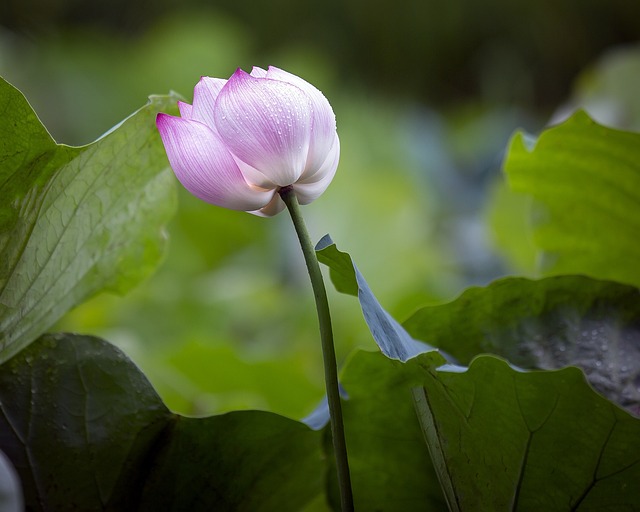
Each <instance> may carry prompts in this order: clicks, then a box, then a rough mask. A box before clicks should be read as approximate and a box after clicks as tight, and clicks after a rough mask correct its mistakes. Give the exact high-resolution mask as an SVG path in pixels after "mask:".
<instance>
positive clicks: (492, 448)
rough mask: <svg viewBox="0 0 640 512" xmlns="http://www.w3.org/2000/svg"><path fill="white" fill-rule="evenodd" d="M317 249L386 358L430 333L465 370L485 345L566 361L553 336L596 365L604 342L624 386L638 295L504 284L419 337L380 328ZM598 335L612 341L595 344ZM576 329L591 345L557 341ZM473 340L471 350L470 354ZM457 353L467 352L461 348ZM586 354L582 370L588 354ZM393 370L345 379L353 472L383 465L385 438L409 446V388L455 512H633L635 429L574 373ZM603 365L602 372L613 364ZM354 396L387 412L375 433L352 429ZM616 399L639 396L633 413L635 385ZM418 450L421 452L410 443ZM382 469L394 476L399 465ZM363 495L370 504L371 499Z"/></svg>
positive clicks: (343, 272)
mask: <svg viewBox="0 0 640 512" xmlns="http://www.w3.org/2000/svg"><path fill="white" fill-rule="evenodd" d="M325 242H326V241H325ZM317 249H318V251H319V258H320V259H321V260H322V261H323V262H325V263H327V264H328V265H330V266H332V265H336V262H339V263H340V266H339V267H337V268H336V269H335V270H336V271H335V272H333V273H332V277H333V279H335V280H339V282H340V287H341V289H343V290H344V289H350V288H351V289H353V288H354V287H356V286H357V290H358V298H359V299H360V305H361V307H362V310H363V314H364V316H365V318H366V319H367V323H368V325H369V327H370V329H371V332H372V335H373V337H374V339H375V340H376V341H377V342H378V344H379V345H380V347H381V350H382V352H383V353H384V354H386V355H387V356H389V353H392V354H393V353H401V352H402V351H403V350H404V351H406V346H407V343H409V344H411V343H412V336H411V334H414V335H416V334H421V333H422V334H424V333H429V334H430V335H431V336H429V337H428V339H427V341H429V342H432V343H435V344H440V341H441V340H446V345H447V348H448V349H449V350H450V351H451V352H453V353H458V352H459V353H460V354H461V355H462V356H463V357H466V356H467V355H468V354H470V353H471V352H472V351H473V350H475V349H478V351H479V352H480V351H483V350H484V346H483V343H485V344H486V345H487V346H490V347H493V348H498V349H500V348H502V347H504V349H505V350H510V351H511V352H512V353H513V354H515V355H516V356H518V355H519V356H521V357H522V358H525V356H524V355H523V354H522V353H519V352H518V351H519V350H522V352H523V353H525V355H526V356H527V357H528V360H531V358H533V357H534V356H536V355H539V353H540V352H541V351H543V350H547V351H548V352H549V353H550V354H551V355H553V353H554V351H555V352H563V349H562V348H561V347H560V342H559V340H558V339H554V337H553V336H557V337H558V336H559V337H560V338H561V340H562V343H565V348H564V351H567V352H569V353H574V354H580V353H582V352H584V350H585V346H586V347H591V348H593V349H594V350H595V349H596V348H595V347H593V345H594V344H596V345H598V347H597V349H599V350H601V351H603V352H604V351H606V349H604V348H603V347H601V346H600V345H601V344H603V343H605V342H606V344H607V347H608V349H610V350H611V351H612V352H615V355H614V356H613V357H612V358H611V360H610V362H611V364H613V363H615V364H616V365H619V366H618V367H617V368H616V369H615V371H614V373H616V374H618V376H619V375H620V374H622V366H621V365H622V364H623V359H624V360H625V361H624V363H625V364H627V365H631V364H632V362H633V359H636V360H637V359H638V358H637V353H636V352H637V350H638V348H637V347H638V346H639V343H638V339H639V338H638V330H637V325H638V313H639V312H640V305H639V304H638V291H637V289H635V288H632V287H629V286H624V285H619V284H616V283H607V282H599V281H594V280H591V279H588V278H584V277H563V278H556V279H547V280H543V281H538V282H534V281H528V280H524V279H510V280H504V281H502V282H498V283H496V284H494V285H492V287H488V288H487V289H475V290H470V291H469V292H468V293H467V294H465V295H463V297H462V298H461V299H459V300H458V301H456V302H454V303H453V304H452V305H447V306H442V307H439V308H426V309H425V310H424V311H430V313H431V314H430V315H428V319H426V320H425V318H424V317H422V318H420V317H419V316H418V315H417V316H416V319H417V318H420V319H421V320H424V321H422V322H417V321H416V319H414V321H413V322H410V325H414V327H416V326H421V327H422V328H421V329H417V328H416V329H414V332H412V333H408V332H404V334H402V333H401V332H400V331H401V330H402V327H401V326H399V324H397V323H395V324H394V325H393V328H392V329H389V328H388V325H389V323H390V322H389V315H388V313H387V312H386V311H384V309H382V307H381V306H380V304H379V303H378V302H377V300H372V299H371V297H370V296H369V294H368V293H362V291H363V290H365V289H368V287H366V286H365V285H366V283H365V282H364V278H363V277H362V276H361V274H360V273H359V272H358V271H357V269H356V268H355V266H354V265H353V263H352V262H351V265H352V267H353V272H348V271H347V269H348V263H349V262H350V261H351V259H350V257H349V256H348V254H346V253H341V252H340V251H338V250H337V249H336V248H335V246H334V245H327V244H326V243H322V244H320V247H318V248H317ZM347 258H348V261H347ZM332 268H333V267H332ZM369 292H370V290H369ZM583 293H586V296H585V297H582V296H581V294H583ZM487 303H488V304H487ZM376 310H377V311H376ZM465 315H466V316H465ZM572 322H573V323H572ZM432 324H433V325H432ZM603 326H605V327H606V328H611V329H612V330H610V331H607V329H606V328H605V329H603V330H602V331H600V329H601V328H602V327H603ZM570 328H573V329H578V332H579V336H584V337H585V339H584V340H581V339H579V338H577V339H573V338H570V337H564V333H563V332H562V329H565V330H566V331H567V332H569V333H572V334H574V333H573V331H571V330H570ZM585 329H588V330H587V331H586V333H585V334H583V330H585ZM594 332H595V334H594ZM467 334H468V335H469V337H470V339H471V341H470V343H466V342H465V337H466V336H467ZM592 337H595V342H594V341H593V340H592V339H591V338H592ZM456 342H457V343H459V344H461V345H462V346H464V347H465V348H464V349H463V350H461V349H459V348H458V347H456ZM571 343H572V344H571ZM530 345H531V346H530ZM390 346H391V347H393V348H392V349H391V350H389V347H390ZM425 350H428V349H427V348H425ZM527 351H528V352H527ZM581 355H582V357H583V358H588V357H589V355H593V352H591V353H589V352H587V353H586V354H581ZM374 357H377V358H378V361H376V360H375V359H374ZM363 358H370V359H369V361H368V364H367V365H366V366H367V369H366V371H364V372H360V376H359V378H358V379H355V381H350V376H351V375H352V373H353V372H354V370H352V366H353V365H354V364H358V365H361V364H363V363H362V362H360V361H361V360H362V359H363ZM549 358H551V356H550V355H549ZM399 359H401V361H403V362H399V361H392V360H387V359H385V358H383V356H382V354H376V355H363V354H358V355H357V356H356V357H355V358H354V359H353V360H352V361H351V362H350V364H349V365H348V366H347V367H346V368H345V370H344V372H343V379H342V380H343V383H344V385H345V388H346V391H347V393H348V394H349V395H350V396H352V395H353V396H354V397H355V398H353V397H352V398H351V400H350V401H349V402H347V403H346V404H345V415H346V417H349V423H348V424H347V436H348V437H347V440H348V445H349V446H350V447H351V448H350V455H351V456H352V457H355V459H356V460H358V458H362V459H364V460H367V463H368V464H370V465H371V467H376V464H377V462H378V461H377V455H378V454H376V453H375V450H376V448H373V446H375V445H378V444H382V443H384V442H385V436H387V440H386V442H388V443H390V444H393V443H394V441H390V440H391V439H393V440H395V439H396V433H398V432H399V433H400V435H399V439H401V440H403V441H400V442H399V446H400V447H401V446H403V444H404V442H406V439H407V438H408V437H409V436H408V435H407V432H410V429H411V426H410V425H409V426H408V425H407V423H410V422H411V418H410V416H408V415H407V414H406V412H405V413H404V414H399V415H397V411H402V410H403V408H404V406H403V405H402V404H403V400H406V401H410V400H411V399H410V398H409V396H408V395H409V388H410V387H413V390H412V391H413V401H414V403H415V405H416V408H417V411H418V414H419V418H420V422H421V425H422V430H423V432H424V438H425V440H426V444H427V446H428V448H429V451H430V454H431V459H432V461H433V465H434V467H435V473H436V474H437V475H438V479H439V481H440V483H441V486H442V490H443V491H444V494H445V496H446V499H447V503H448V504H449V506H450V508H451V509H452V510H514V509H519V510H558V509H562V510H564V509H573V510H575V509H595V508H598V509H599V510H632V509H633V507H634V506H635V504H637V503H638V502H640V488H638V486H637V485H635V483H636V482H637V481H638V478H639V477H640V456H639V455H638V454H639V453H640V420H638V419H636V418H633V417H632V416H630V415H629V414H628V413H626V412H625V411H623V410H622V409H620V408H618V406H617V405H614V404H613V403H612V402H609V401H607V400H606V399H605V398H603V397H602V396H600V395H598V394H597V393H596V392H595V391H594V390H593V389H592V388H591V387H590V386H589V384H588V383H587V382H586V380H585V376H584V374H583V373H582V372H581V371H580V370H579V369H577V368H566V369H563V370H558V371H524V370H520V369H518V368H515V367H513V366H511V365H510V364H508V363H506V362H504V361H502V360H499V359H496V358H495V357H492V356H480V357H478V358H476V359H474V360H473V361H472V363H471V365H470V367H469V368H466V367H462V366H457V365H454V364H451V363H450V362H448V361H447V359H445V357H444V356H443V355H442V354H440V353H438V352H437V351H435V350H428V351H427V352H425V353H422V354H418V355H416V356H414V357H409V358H406V359H404V358H402V357H400V358H399ZM449 360H450V358H449ZM356 361H358V363H356ZM595 361H596V364H595V366H596V367H597V366H598V364H597V363H598V361H599V362H600V363H601V364H602V361H601V360H598V359H596V360H595ZM555 364H562V363H561V362H560V363H559V362H558V361H556V362H555ZM605 364H606V365H607V367H608V365H609V361H608V362H606V363H605ZM356 368H357V366H356ZM633 368H634V371H635V370H637V368H636V367H635V366H634V367H633ZM604 373H605V372H600V374H598V375H603V374H604ZM367 377H368V378H369V381H368V382H367V381H366V379H367ZM372 381H375V382H372ZM365 382H366V384H364V383H365ZM380 382H382V383H383V384H382V386H378V384H379V383H380ZM394 383H395V384H394ZM616 384H619V382H617V383H616ZM361 386H364V387H365V388H367V387H369V386H370V387H371V388H372V392H371V395H374V396H375V398H374V399H375V401H376V402H377V403H378V404H379V405H380V409H381V410H379V411H377V412H376V413H370V414H371V416H372V417H375V418H376V420H375V421H371V422H368V421H366V420H361V421H362V423H361V424H359V422H358V420H357V419H354V418H353V417H351V416H349V411H350V410H352V409H354V410H358V409H357V407H362V409H363V410H364V411H367V407H366V404H365V405H361V404H360V401H361V400H363V398H362V395H361V393H363V390H361V389H359V388H360V387H361ZM630 387H633V389H630ZM403 389H404V390H405V392H406V395H405V397H403ZM354 390H355V392H354ZM616 391H617V392H618V393H620V394H622V395H623V396H626V395H625V394H624V393H626V392H632V393H636V394H635V395H633V396H634V397H636V398H635V399H636V402H634V403H635V404H637V383H636V377H634V376H633V374H632V375H631V377H630V378H629V380H628V381H625V388H624V389H623V390H620V389H619V388H618V389H617V390H616ZM352 400H353V402H352ZM364 401H365V402H366V399H364ZM391 404H393V405H391ZM358 416H362V417H364V415H362V414H361V415H358ZM367 417H368V416H367ZM350 429H354V430H355V431H356V432H357V433H358V435H357V436H356V435H354V437H362V436H363V435H366V434H367V433H368V434H369V435H370V437H371V439H370V440H369V441H368V446H365V447H364V448H360V445H361V444H363V443H362V442H361V440H360V439H358V440H352V438H351V437H349V432H350ZM363 433H364V434H363ZM353 446H355V448H353ZM414 450H415V451H418V450H419V448H418V447H417V444H416V445H415V446H414ZM353 452H355V455H353ZM360 452H361V453H362V454H364V455H362V454H361V453H360ZM413 455H414V457H415V455H416V453H415V452H414V453H413ZM390 457H392V456H390ZM408 460H411V459H408ZM363 465H364V466H366V465H367V464H363ZM390 468H392V469H391V471H393V472H394V473H395V472H396V471H399V470H398V467H395V466H394V465H393V464H391V465H390ZM409 471H410V472H411V477H412V478H414V477H416V474H417V475H418V476H417V477H416V480H418V481H421V482H422V486H423V487H424V488H425V489H428V488H430V487H431V486H432V485H433V481H432V477H431V476H430V475H429V473H430V472H429V471H428V470H421V471H416V468H415V464H414V463H410V469H409ZM367 480H369V479H367ZM370 480H371V481H372V482H375V480H374V479H370ZM389 480H390V481H391V480H392V479H391V477H389ZM355 481H357V479H356V480H355ZM378 485H380V484H379V483H378ZM415 485H416V484H415V482H414V485H412V486H411V490H412V491H415ZM372 487H375V485H372ZM400 487H401V486H397V485H395V486H394V488H393V490H394V492H397V493H398V494H397V495H396V496H395V497H394V499H396V500H402V498H401V497H400V495H402V496H404V497H405V498H406V499H407V502H408V503H409V510H412V509H413V508H412V507H413V506H414V503H415V502H414V497H415V494H413V493H412V492H411V491H407V490H404V491H401V490H400ZM376 489H377V488H376ZM371 492H372V493H374V495H375V492H376V490H375V489H372V490H371ZM432 496H433V495H432ZM432 506H436V505H435V504H432ZM365 509H366V507H365ZM425 509H428V508H426V506H425Z"/></svg>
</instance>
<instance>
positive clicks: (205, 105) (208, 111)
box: [191, 76, 227, 130]
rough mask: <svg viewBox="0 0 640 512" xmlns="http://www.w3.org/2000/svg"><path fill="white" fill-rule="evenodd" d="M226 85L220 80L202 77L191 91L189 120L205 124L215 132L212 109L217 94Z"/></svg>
mask: <svg viewBox="0 0 640 512" xmlns="http://www.w3.org/2000/svg"><path fill="white" fill-rule="evenodd" d="M226 83H227V81H226V80H223V79H222V78H211V77H208V76H203V77H202V78H200V81H199V82H198V83H197V84H196V86H195V87H194V89H193V114H192V117H191V119H193V120H194V121H200V122H201V123H204V124H206V125H207V126H208V127H209V128H212V129H214V130H215V127H216V125H215V122H214V120H213V107H214V106H215V104H216V99H217V98H218V94H220V91H221V90H222V88H223V87H224V85H225V84H226Z"/></svg>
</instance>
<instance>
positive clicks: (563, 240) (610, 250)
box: [504, 112, 640, 286]
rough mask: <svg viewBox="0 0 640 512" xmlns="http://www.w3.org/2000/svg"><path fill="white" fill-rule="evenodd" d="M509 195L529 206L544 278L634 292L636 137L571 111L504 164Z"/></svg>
mask: <svg viewBox="0 0 640 512" xmlns="http://www.w3.org/2000/svg"><path fill="white" fill-rule="evenodd" d="M504 169H505V172H506V175H507V178H508V182H509V184H510V186H511V187H512V189H513V190H514V191H515V192H518V193H521V194H528V195H531V196H533V198H534V199H535V201H536V202H535V205H534V206H535V208H534V214H535V218H534V243H535V244H536V245H537V247H538V248H539V250H540V251H541V252H542V256H543V268H542V270H543V271H544V272H545V273H548V274H562V273H571V274H576V273H581V274H587V275H590V276H593V277H597V278H601V279H610V280H614V281H620V282H623V283H628V284H633V285H635V286H640V265H638V264H637V262H638V261H639V260H640V244H638V239H639V238H640V134H638V133H631V132H623V131H619V130H613V129H610V128H606V127H604V126H600V125H598V124H596V123H595V122H593V121H592V120H591V119H589V117H588V116H587V115H586V114H585V113H584V112H578V113H577V114H575V115H574V116H573V117H571V118H570V119H569V120H568V121H566V122H565V123H563V124H561V125H559V126H555V127H552V128H549V129H548V130H546V131H545V132H543V133H542V135H541V136H540V137H539V139H538V140H537V141H536V142H535V144H534V145H533V147H531V146H530V145H528V144H527V143H526V142H525V140H524V136H523V135H522V134H521V133H519V134H517V135H516V136H515V137H514V139H513V141H512V143H511V146H510V148H509V152H508V155H507V158H506V161H505V163H504Z"/></svg>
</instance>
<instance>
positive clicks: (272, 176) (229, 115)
mask: <svg viewBox="0 0 640 512" xmlns="http://www.w3.org/2000/svg"><path fill="white" fill-rule="evenodd" d="M178 107H179V109H180V117H175V116H171V115H168V114H158V117H157V119H156V124H157V126H158V130H159V131H160V136H161V137H162V142H163V143H164V147H165V149H166V151H167V156H168V157H169V163H170V164H171V167H172V169H173V171H174V172H175V175H176V176H177V178H178V180H179V181H180V182H181V183H182V185H184V187H185V188H186V189H187V190H188V191H189V192H191V193H192V194H193V195H195V196H196V197H199V198H200V199H202V200H204V201H206V202H208V203H212V204H215V205H217V206H222V207H224V208H230V209H233V210H244V211H248V212H250V213H253V214H256V215H261V216H272V215H275V214H277V213H278V212H280V211H281V210H282V209H283V208H284V203H283V202H282V199H281V198H280V196H279V194H278V191H279V190H280V189H281V188H282V187H287V186H292V187H293V190H294V192H295V194H296V196H297V198H298V201H299V202H300V204H308V203H310V202H311V201H313V200H314V199H316V198H317V197H319V196H320V195H321V194H322V193H323V192H324V191H325V190H326V188H327V187H328V186H329V183H330V182H331V180H332V179H333V176H334V175H335V172H336V168H337V167H338V159H339V156H340V142H339V140H338V134H337V132H336V121H335V116H334V114H333V110H332V108H331V105H329V102H328V101H327V99H326V98H325V97H324V96H323V94H322V93H321V92H320V91H319V90H318V89H316V88H315V87H314V86H313V85H311V84H309V83H308V82H306V81H304V80H302V79H301V78H299V77H297V76H295V75H292V74H291V73H288V72H286V71H283V70H281V69H278V68H275V67H273V66H271V67H269V69H268V70H264V69H261V68H255V67H254V68H253V70H252V71H251V74H248V73H245V72H244V71H242V70H241V69H238V70H237V71H236V72H235V73H234V74H233V75H232V76H231V78H229V80H224V79H220V78H210V77H202V79H201V80H200V82H198V84H197V85H196V87H195V89H194V93H193V105H189V104H187V103H183V102H179V104H178Z"/></svg>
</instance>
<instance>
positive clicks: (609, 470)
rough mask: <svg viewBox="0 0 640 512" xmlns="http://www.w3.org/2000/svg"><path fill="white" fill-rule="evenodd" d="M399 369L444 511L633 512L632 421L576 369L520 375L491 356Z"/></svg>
mask: <svg viewBox="0 0 640 512" xmlns="http://www.w3.org/2000/svg"><path fill="white" fill-rule="evenodd" d="M428 356H429V354H424V355H421V356H418V357H417V358H415V359H412V360H411V361H409V362H408V363H407V367H408V368H411V369H414V370H416V376H417V378H419V379H420V380H421V381H422V382H421V384H420V386H417V387H416V388H415V389H414V397H415V399H416V406H417V410H418V413H419V417H420V421H421V424H422V428H423V431H424V433H425V438H426V440H427V445H428V446H429V450H430V451H431V454H432V457H433V460H434V464H435V467H436V468H437V472H438V476H439V478H440V481H441V483H442V486H443V489H444V490H445V494H446V495H447V502H448V503H449V506H450V509H451V510H611V511H614V510H615V511H618V510H635V509H636V507H637V504H638V503H640V486H638V485H637V482H638V481H640V421H639V420H637V419H635V418H633V417H631V416H630V415H629V414H628V413H626V412H624V411H622V410H621V409H619V408H618V407H617V406H615V405H613V404H612V403H611V402H608V401H607V400H605V399H604V398H602V397H601V396H599V395H598V394H596V393H595V392H594V391H593V390H592V389H591V388H590V387H589V385H588V384H587V382H586V381H585V379H584V375H583V374H582V372H580V371H579V370H578V369H576V368H566V369H564V370H559V371H554V372H551V371H549V372H523V371H518V370H516V369H514V368H512V367H511V366H509V365H508V364H507V363H505V362H504V361H501V360H499V359H496V358H494V357H491V356H481V357H478V358H477V359H475V360H474V361H473V362H472V363H471V365H470V367H469V368H468V369H465V370H464V371H461V369H459V368H455V369H453V371H448V370H447V369H446V367H445V368H441V369H437V368H435V367H434V366H433V362H432V361H431V360H429V359H428Z"/></svg>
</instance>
